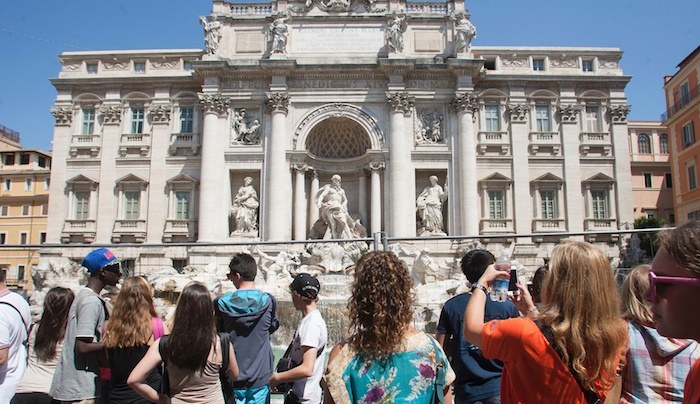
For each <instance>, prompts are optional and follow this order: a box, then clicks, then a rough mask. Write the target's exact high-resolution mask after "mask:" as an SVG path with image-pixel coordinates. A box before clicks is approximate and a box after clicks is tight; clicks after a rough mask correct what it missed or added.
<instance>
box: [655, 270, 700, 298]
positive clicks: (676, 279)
mask: <svg viewBox="0 0 700 404" xmlns="http://www.w3.org/2000/svg"><path fill="white" fill-rule="evenodd" d="M660 283H663V284H666V285H685V286H693V287H696V288H700V278H693V277H688V278H685V277H680V276H660V275H657V274H656V273H655V272H654V271H651V270H650V271H649V295H650V297H651V301H652V302H656V288H657V285H658V284H660Z"/></svg>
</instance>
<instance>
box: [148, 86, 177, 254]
mask: <svg viewBox="0 0 700 404" xmlns="http://www.w3.org/2000/svg"><path fill="white" fill-rule="evenodd" d="M162 95H163V96H167V95H168V90H163V94H162ZM149 113H150V115H151V122H152V131H151V133H152V134H153V135H152V136H151V168H150V170H149V172H150V176H149V179H148V188H149V192H148V203H147V204H146V207H145V209H144V210H142V212H146V218H147V221H146V226H147V228H146V242H147V243H161V242H163V231H164V230H165V221H166V220H167V217H168V212H171V210H169V209H163V206H165V198H166V197H167V195H165V194H164V193H163V192H162V190H163V189H165V187H166V181H167V178H166V175H167V164H166V158H167V156H168V146H169V144H170V136H171V135H172V133H173V132H175V130H173V129H172V127H171V125H170V123H171V122H172V119H171V115H172V106H171V105H170V104H169V103H163V104H159V105H154V106H151V108H149ZM143 199H145V198H143ZM142 202H143V201H142Z"/></svg>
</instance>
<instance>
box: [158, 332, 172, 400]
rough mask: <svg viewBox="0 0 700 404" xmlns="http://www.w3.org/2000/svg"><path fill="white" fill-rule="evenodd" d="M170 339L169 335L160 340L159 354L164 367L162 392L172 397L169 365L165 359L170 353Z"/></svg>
mask: <svg viewBox="0 0 700 404" xmlns="http://www.w3.org/2000/svg"><path fill="white" fill-rule="evenodd" d="M169 339H170V336H169V335H164V336H162V337H161V338H160V340H158V353H159V354H160V360H161V364H162V366H163V369H162V371H163V373H162V378H163V380H162V381H161V383H162V384H161V391H162V392H163V393H164V394H165V395H166V396H168V397H170V379H169V377H170V376H169V375H168V365H167V364H166V363H165V357H166V355H165V354H166V353H167V352H168V340H169Z"/></svg>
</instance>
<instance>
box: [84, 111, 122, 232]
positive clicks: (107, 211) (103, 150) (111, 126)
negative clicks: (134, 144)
mask: <svg viewBox="0 0 700 404" xmlns="http://www.w3.org/2000/svg"><path fill="white" fill-rule="evenodd" d="M100 113H102V114H103V120H102V123H103V129H102V136H101V138H102V145H101V146H100V179H99V182H100V184H99V189H98V191H97V196H96V198H92V197H91V198H90V200H91V202H92V203H93V204H94V203H96V209H92V206H91V209H90V216H91V217H94V219H95V221H96V222H95V225H96V233H95V242H96V243H110V242H112V231H113V229H114V220H115V218H116V215H117V206H116V205H117V198H118V195H117V194H115V190H114V185H115V181H116V176H115V173H116V166H117V157H118V152H119V142H120V140H121V135H122V132H123V131H124V129H123V127H122V115H123V114H122V106H121V105H118V104H111V105H103V107H102V108H101V109H100ZM95 200H96V201H95ZM93 215H94V216H93Z"/></svg>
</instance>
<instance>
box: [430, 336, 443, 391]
mask: <svg viewBox="0 0 700 404" xmlns="http://www.w3.org/2000/svg"><path fill="white" fill-rule="evenodd" d="M428 339H429V340H430V350H431V351H432V357H433V358H435V382H434V384H435V386H434V388H435V391H434V392H433V399H432V400H431V402H432V403H433V404H442V403H444V402H445V394H444V390H445V366H444V365H443V364H442V363H438V362H437V358H438V356H437V350H438V349H439V348H438V347H437V341H435V340H434V339H433V338H431V337H430V336H428Z"/></svg>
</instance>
